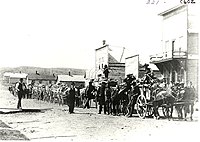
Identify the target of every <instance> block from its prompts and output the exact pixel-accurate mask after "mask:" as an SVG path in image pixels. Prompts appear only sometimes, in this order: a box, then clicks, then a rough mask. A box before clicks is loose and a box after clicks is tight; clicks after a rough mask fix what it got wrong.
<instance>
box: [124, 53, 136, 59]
mask: <svg viewBox="0 0 200 142" xmlns="http://www.w3.org/2000/svg"><path fill="white" fill-rule="evenodd" d="M136 56H138V57H139V54H136V55H133V56H130V57H126V58H125V59H129V58H133V57H136Z"/></svg>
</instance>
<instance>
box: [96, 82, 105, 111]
mask: <svg viewBox="0 0 200 142" xmlns="http://www.w3.org/2000/svg"><path fill="white" fill-rule="evenodd" d="M105 89H106V82H105V81H102V83H101V86H100V87H99V88H98V90H97V100H98V102H99V113H98V114H101V111H102V108H103V107H104V114H106V107H105Z"/></svg>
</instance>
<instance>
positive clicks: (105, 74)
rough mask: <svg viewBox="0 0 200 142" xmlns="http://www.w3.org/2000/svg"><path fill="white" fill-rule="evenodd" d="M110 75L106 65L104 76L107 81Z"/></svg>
mask: <svg viewBox="0 0 200 142" xmlns="http://www.w3.org/2000/svg"><path fill="white" fill-rule="evenodd" d="M109 73H110V72H109V70H108V66H107V65H105V66H104V70H103V74H104V76H105V78H106V79H108V74H109Z"/></svg>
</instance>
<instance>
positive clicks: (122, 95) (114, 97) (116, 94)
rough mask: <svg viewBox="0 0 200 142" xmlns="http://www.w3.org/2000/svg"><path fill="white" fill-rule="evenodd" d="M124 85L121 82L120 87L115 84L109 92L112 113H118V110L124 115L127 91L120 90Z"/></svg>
mask: <svg viewBox="0 0 200 142" xmlns="http://www.w3.org/2000/svg"><path fill="white" fill-rule="evenodd" d="M124 87H126V86H124V84H122V85H121V86H120V87H119V86H117V87H116V88H115V89H113V91H112V93H111V102H112V106H113V115H119V113H120V112H122V113H123V115H126V111H127V105H128V95H127V92H124V91H122V90H123V89H124Z"/></svg>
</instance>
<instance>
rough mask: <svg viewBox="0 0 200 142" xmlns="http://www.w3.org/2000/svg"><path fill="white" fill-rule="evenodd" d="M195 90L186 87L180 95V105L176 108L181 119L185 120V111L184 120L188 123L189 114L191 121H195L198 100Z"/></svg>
mask: <svg viewBox="0 0 200 142" xmlns="http://www.w3.org/2000/svg"><path fill="white" fill-rule="evenodd" d="M195 95H196V94H195V90H194V88H193V87H185V88H184V89H183V90H182V91H181V92H179V95H178V101H177V102H180V104H179V105H177V106H176V109H177V112H178V117H179V119H182V118H183V111H184V118H183V119H184V120H185V121H187V114H188V113H190V120H191V121H192V120H193V112H194V102H195V99H196V96H195Z"/></svg>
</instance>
